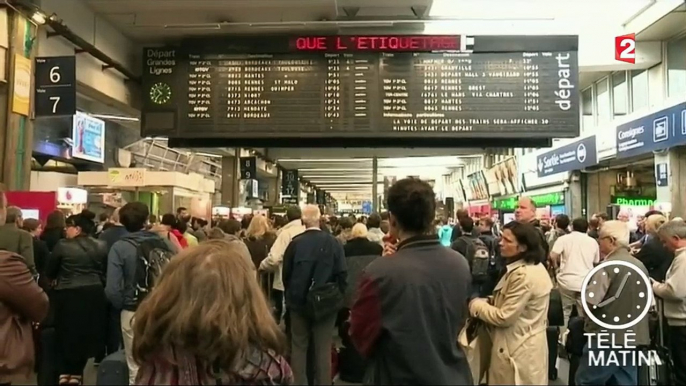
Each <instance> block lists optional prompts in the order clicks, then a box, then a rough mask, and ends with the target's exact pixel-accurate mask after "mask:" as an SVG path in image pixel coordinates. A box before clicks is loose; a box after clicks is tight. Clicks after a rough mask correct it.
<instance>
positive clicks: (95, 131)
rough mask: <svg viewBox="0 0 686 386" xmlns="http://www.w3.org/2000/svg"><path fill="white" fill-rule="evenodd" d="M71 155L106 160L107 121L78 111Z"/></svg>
mask: <svg viewBox="0 0 686 386" xmlns="http://www.w3.org/2000/svg"><path fill="white" fill-rule="evenodd" d="M72 142H73V143H72V148H71V156H72V157H74V158H80V159H85V160H87V161H93V162H99V163H103V162H105V121H102V120H100V119H97V118H93V117H91V116H90V115H88V114H84V113H79V112H77V113H76V115H74V122H73V124H72Z"/></svg>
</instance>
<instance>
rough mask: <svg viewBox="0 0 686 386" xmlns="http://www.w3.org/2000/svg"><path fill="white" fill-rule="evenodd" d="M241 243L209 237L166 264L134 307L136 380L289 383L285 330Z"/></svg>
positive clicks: (151, 382)
mask: <svg viewBox="0 0 686 386" xmlns="http://www.w3.org/2000/svg"><path fill="white" fill-rule="evenodd" d="M238 245H239V244H238V243H230V242H226V241H223V240H209V241H206V242H204V243H201V244H200V245H199V246H197V247H195V248H190V249H186V250H184V251H182V252H181V253H180V254H179V255H178V256H177V257H175V258H174V259H172V260H171V261H170V262H169V264H168V265H167V266H166V267H165V270H164V272H163V273H162V275H161V276H160V280H159V282H158V283H157V285H156V286H155V290H154V291H153V292H152V293H151V294H150V295H148V297H147V298H146V299H145V300H144V301H143V302H142V303H141V305H140V307H139V308H138V311H137V312H136V318H135V321H134V336H135V337H136V339H135V340H134V345H133V346H134V347H133V355H134V358H135V359H136V361H137V362H138V363H140V365H141V367H140V370H139V371H138V378H137V384H139V385H217V384H225V385H235V384H251V385H286V384H291V382H292V377H293V376H292V372H291V369H290V366H289V365H288V363H287V362H286V360H285V359H284V358H283V356H282V354H283V352H284V336H283V334H282V332H281V330H280V329H279V327H278V326H277V325H276V322H275V321H274V318H273V317H272V315H271V311H270V310H269V307H268V306H267V301H266V299H265V297H264V296H263V295H262V292H261V290H260V288H259V285H258V283H257V280H256V279H255V271H254V269H253V267H252V266H251V264H250V260H249V259H248V258H247V256H241V255H242V254H243V253H245V252H244V251H245V249H242V248H239V247H238Z"/></svg>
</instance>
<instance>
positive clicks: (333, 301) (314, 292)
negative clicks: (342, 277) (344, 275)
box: [305, 281, 343, 322]
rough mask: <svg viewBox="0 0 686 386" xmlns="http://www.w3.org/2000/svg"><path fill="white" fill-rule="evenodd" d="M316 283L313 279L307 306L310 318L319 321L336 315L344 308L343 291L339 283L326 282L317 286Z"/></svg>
mask: <svg viewBox="0 0 686 386" xmlns="http://www.w3.org/2000/svg"><path fill="white" fill-rule="evenodd" d="M314 284H315V283H314V281H312V285H311V286H310V290H309V292H308V293H307V299H306V302H307V303H306V305H305V307H306V310H307V313H308V315H309V316H310V318H312V320H313V321H315V322H318V321H320V320H323V319H326V318H328V317H330V316H333V315H336V314H337V313H338V311H339V310H340V309H341V308H343V293H342V292H341V290H340V288H338V283H325V284H322V285H319V286H316V287H315V285H314Z"/></svg>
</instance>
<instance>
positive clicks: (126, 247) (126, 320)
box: [105, 202, 176, 385]
mask: <svg viewBox="0 0 686 386" xmlns="http://www.w3.org/2000/svg"><path fill="white" fill-rule="evenodd" d="M149 215H150V211H149V210H148V207H147V205H145V204H143V203H142V202H130V203H128V204H126V205H124V206H123V207H122V208H121V209H120V210H119V221H120V222H121V223H122V225H123V226H124V227H125V228H126V230H127V231H128V232H129V234H128V235H127V236H125V237H124V238H122V239H120V240H119V241H117V242H115V243H114V244H113V245H112V248H111V249H110V251H109V254H108V256H107V260H108V261H107V282H106V286H105V294H106V295H107V298H108V299H109V301H110V302H111V303H112V306H113V307H114V308H116V309H118V310H121V330H122V337H123V340H124V351H125V353H126V362H127V365H128V368H129V384H131V385H133V384H135V380H136V373H137V371H138V365H137V364H136V362H135V361H134V359H133V355H132V347H133V346H132V345H133V329H132V324H133V320H132V319H133V316H134V313H135V312H136V310H137V309H138V305H139V304H140V302H141V301H142V300H143V299H144V298H145V296H146V295H147V294H148V293H149V292H150V290H152V288H153V287H154V284H155V281H156V278H157V276H158V275H159V273H160V270H161V269H162V268H163V267H164V265H165V264H166V262H167V261H168V260H169V259H170V258H171V256H172V255H173V254H174V252H175V251H176V249H175V248H174V245H173V244H172V243H171V241H169V240H168V239H164V238H162V237H160V236H159V235H158V234H157V233H154V232H151V231H149V230H146V229H145V226H146V223H147V221H148V217H149Z"/></svg>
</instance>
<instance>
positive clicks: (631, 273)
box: [581, 260, 653, 330]
mask: <svg viewBox="0 0 686 386" xmlns="http://www.w3.org/2000/svg"><path fill="white" fill-rule="evenodd" d="M607 269H612V270H613V271H614V273H616V274H618V278H619V280H621V282H620V284H619V287H617V291H616V292H615V293H614V294H613V295H612V296H610V297H607V298H606V299H603V301H601V302H600V303H598V304H597V305H592V304H588V303H587V301H586V299H587V296H588V298H593V297H594V296H595V294H594V293H593V292H589V291H590V290H589V289H588V285H589V283H591V282H592V281H594V278H595V277H596V275H607V272H606V270H607ZM628 286H634V287H636V286H638V289H639V298H640V302H639V304H636V305H635V306H634V307H632V309H635V311H634V312H632V313H630V314H627V315H622V316H615V317H614V319H612V320H610V319H608V318H607V317H606V315H605V314H604V313H602V309H603V307H605V306H607V305H608V304H610V303H613V302H615V301H620V302H622V301H624V302H626V301H627V299H622V292H623V290H624V288H626V287H628ZM652 304H653V287H652V284H651V283H650V278H648V275H646V274H645V273H644V272H643V271H642V270H641V269H640V268H638V267H637V266H636V265H634V264H632V263H629V262H626V261H620V260H610V261H605V262H602V263H600V264H599V265H597V266H596V267H595V268H593V269H592V270H591V272H589V273H588V275H586V277H585V278H584V281H583V283H582V284H581V305H582V306H583V308H584V312H585V313H586V315H587V316H588V317H589V318H591V320H592V321H594V322H595V323H596V324H598V325H599V326H601V327H603V328H606V329H608V330H624V329H628V328H631V327H633V326H635V325H636V324H637V323H638V322H640V321H641V320H642V319H643V318H645V317H646V315H648V312H650V308H651V306H652Z"/></svg>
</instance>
